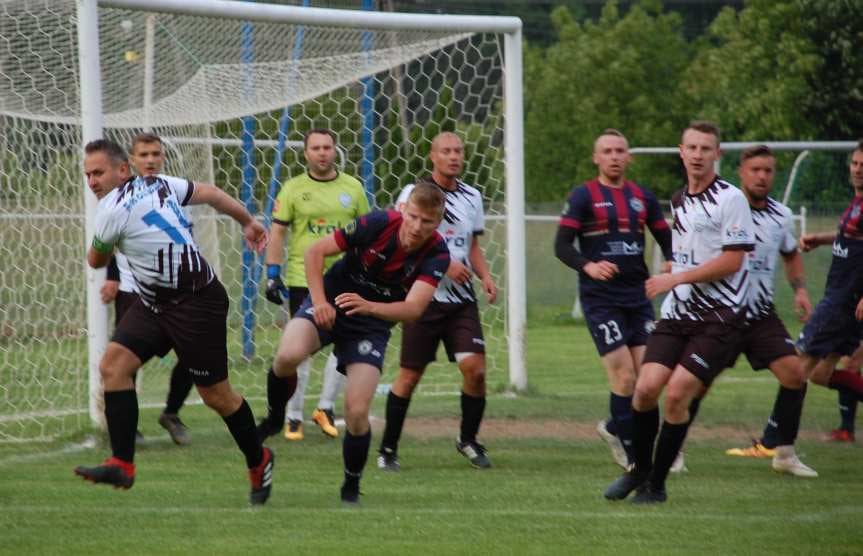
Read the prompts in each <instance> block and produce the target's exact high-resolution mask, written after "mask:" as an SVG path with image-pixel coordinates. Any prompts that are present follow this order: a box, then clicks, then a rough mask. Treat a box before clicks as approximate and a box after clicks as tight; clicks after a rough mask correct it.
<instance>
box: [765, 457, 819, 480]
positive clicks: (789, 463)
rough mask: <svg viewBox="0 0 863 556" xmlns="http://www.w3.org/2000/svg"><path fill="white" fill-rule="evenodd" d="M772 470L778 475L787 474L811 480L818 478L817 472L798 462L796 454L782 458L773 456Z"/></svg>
mask: <svg viewBox="0 0 863 556" xmlns="http://www.w3.org/2000/svg"><path fill="white" fill-rule="evenodd" d="M773 469H774V470H775V471H778V472H779V473H788V474H790V475H794V476H795V477H806V478H809V479H812V478H815V477H817V476H818V472H817V471H815V470H814V469H812V468H811V467H809V466H808V465H806V464H805V463H803V462H802V461H800V458H798V457H797V455H796V454H794V455H791V456H788V457H784V458H781V457H779V456H774V457H773Z"/></svg>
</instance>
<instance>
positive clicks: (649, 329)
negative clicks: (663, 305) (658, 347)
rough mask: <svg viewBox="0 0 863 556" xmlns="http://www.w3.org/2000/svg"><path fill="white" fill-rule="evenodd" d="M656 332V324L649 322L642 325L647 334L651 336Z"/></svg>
mask: <svg viewBox="0 0 863 556" xmlns="http://www.w3.org/2000/svg"><path fill="white" fill-rule="evenodd" d="M654 330H656V323H655V322H653V321H652V320H649V321H647V322H645V323H644V331H645V332H647V333H648V334H653V331H654Z"/></svg>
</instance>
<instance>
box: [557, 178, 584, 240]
mask: <svg viewBox="0 0 863 556" xmlns="http://www.w3.org/2000/svg"><path fill="white" fill-rule="evenodd" d="M581 189H582V187H581V186H578V187H575V188H573V190H572V191H571V192H570V194H569V196H568V197H567V198H566V201H565V202H564V203H563V210H562V211H561V214H560V225H561V226H563V227H566V228H574V229H575V230H576V231H581V227H582V216H581V215H582V212H583V211H582V205H583V203H582V201H581V195H579V193H580V191H581Z"/></svg>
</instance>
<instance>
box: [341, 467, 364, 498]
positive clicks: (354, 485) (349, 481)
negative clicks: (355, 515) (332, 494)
mask: <svg viewBox="0 0 863 556" xmlns="http://www.w3.org/2000/svg"><path fill="white" fill-rule="evenodd" d="M361 476H362V474H361V473H357V474H353V473H350V472H348V471H345V480H344V482H343V483H342V488H341V490H340V492H339V493H340V495H341V498H342V504H344V505H346V506H359V505H360V477H361Z"/></svg>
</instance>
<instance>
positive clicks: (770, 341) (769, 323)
mask: <svg viewBox="0 0 863 556" xmlns="http://www.w3.org/2000/svg"><path fill="white" fill-rule="evenodd" d="M741 353H742V354H746V359H748V360H749V364H750V365H751V366H752V370H753V371H761V370H763V369H767V368H769V367H770V364H771V363H773V362H774V361H778V360H779V359H782V358H783V357H788V356H789V355H797V350H795V349H794V340H792V339H791V336H790V335H789V334H788V330H787V329H786V328H785V325H784V324H782V320H781V319H780V318H779V315H777V314H776V312H775V311H773V310H771V311H770V313H769V314H768V315H767V316H764V317H761V318H759V319H756V320H749V321H747V322H746V325H745V326H744V328H743V334H742V335H741V338H740V344H738V351H737V352H735V353H734V356H733V357H732V358H731V361H729V363H728V366H729V367H733V366H734V365H735V363H736V362H737V358H738V357H739V356H740V354H741Z"/></svg>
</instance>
